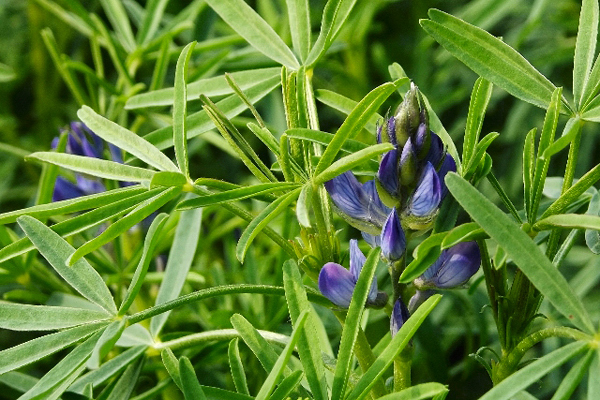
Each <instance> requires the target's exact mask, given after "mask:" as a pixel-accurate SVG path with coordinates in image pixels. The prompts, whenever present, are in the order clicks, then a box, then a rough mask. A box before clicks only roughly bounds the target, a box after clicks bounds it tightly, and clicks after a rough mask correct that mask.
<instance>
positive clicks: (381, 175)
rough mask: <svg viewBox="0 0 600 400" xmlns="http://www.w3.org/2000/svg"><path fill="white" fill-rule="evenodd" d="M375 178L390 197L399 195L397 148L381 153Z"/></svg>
mask: <svg viewBox="0 0 600 400" xmlns="http://www.w3.org/2000/svg"><path fill="white" fill-rule="evenodd" d="M377 180H378V181H379V184H380V185H381V187H382V188H383V189H384V190H385V191H386V193H387V194H388V195H389V196H390V197H392V198H398V197H399V193H400V180H399V177H398V150H396V149H394V150H390V151H388V152H387V153H385V154H384V155H383V158H382V159H381V163H380V164H379V170H378V171H377Z"/></svg>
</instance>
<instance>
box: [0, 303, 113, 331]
mask: <svg viewBox="0 0 600 400" xmlns="http://www.w3.org/2000/svg"><path fill="white" fill-rule="evenodd" d="M109 316H110V315H109V314H106V313H105V312H102V311H94V310H84V309H80V308H71V307H52V306H37V305H30V304H17V303H7V302H0V328H2V329H9V330H12V331H50V330H55V329H63V328H70V327H72V326H77V325H83V324H86V323H91V322H98V321H101V320H106V319H107V318H109Z"/></svg>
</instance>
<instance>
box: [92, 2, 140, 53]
mask: <svg viewBox="0 0 600 400" xmlns="http://www.w3.org/2000/svg"><path fill="white" fill-rule="evenodd" d="M100 4H102V8H103V9H104V12H105V13H106V16H107V17H108V19H109V21H110V23H111V25H112V26H113V28H114V30H115V33H116V37H117V39H118V40H119V42H120V43H121V45H122V46H123V47H124V48H125V50H127V51H129V52H132V51H133V50H134V49H135V47H136V46H135V38H134V37H133V32H132V31H131V25H130V24H129V18H128V16H127V13H126V12H125V8H124V7H123V3H122V2H120V1H119V0H100Z"/></svg>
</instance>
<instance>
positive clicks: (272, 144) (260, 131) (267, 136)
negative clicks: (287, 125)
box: [247, 122, 279, 157]
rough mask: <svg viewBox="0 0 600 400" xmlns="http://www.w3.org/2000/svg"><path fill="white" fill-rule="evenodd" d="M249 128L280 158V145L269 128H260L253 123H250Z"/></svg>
mask: <svg viewBox="0 0 600 400" xmlns="http://www.w3.org/2000/svg"><path fill="white" fill-rule="evenodd" d="M247 127H248V129H250V131H252V133H254V135H255V136H256V137H257V138H258V139H259V140H260V141H261V142H263V143H264V145H265V146H267V147H268V148H269V150H271V152H272V153H273V154H275V156H276V157H279V143H278V142H277V139H275V136H273V134H272V133H271V131H270V130H269V129H268V128H263V127H260V126H258V125H256V124H255V123H253V122H250V123H248V125H247Z"/></svg>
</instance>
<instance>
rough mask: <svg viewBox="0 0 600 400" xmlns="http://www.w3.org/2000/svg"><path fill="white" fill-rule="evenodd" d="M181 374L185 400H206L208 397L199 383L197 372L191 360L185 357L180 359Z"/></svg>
mask: <svg viewBox="0 0 600 400" xmlns="http://www.w3.org/2000/svg"><path fill="white" fill-rule="evenodd" d="M179 374H180V376H181V391H182V392H183V395H184V396H185V400H206V395H205V394H204V391H203V390H202V387H201V386H200V384H199V383H198V378H197V377H196V371H194V366H193V365H192V363H191V362H190V359H189V358H187V357H185V356H183V357H181V358H180V359H179Z"/></svg>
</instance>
